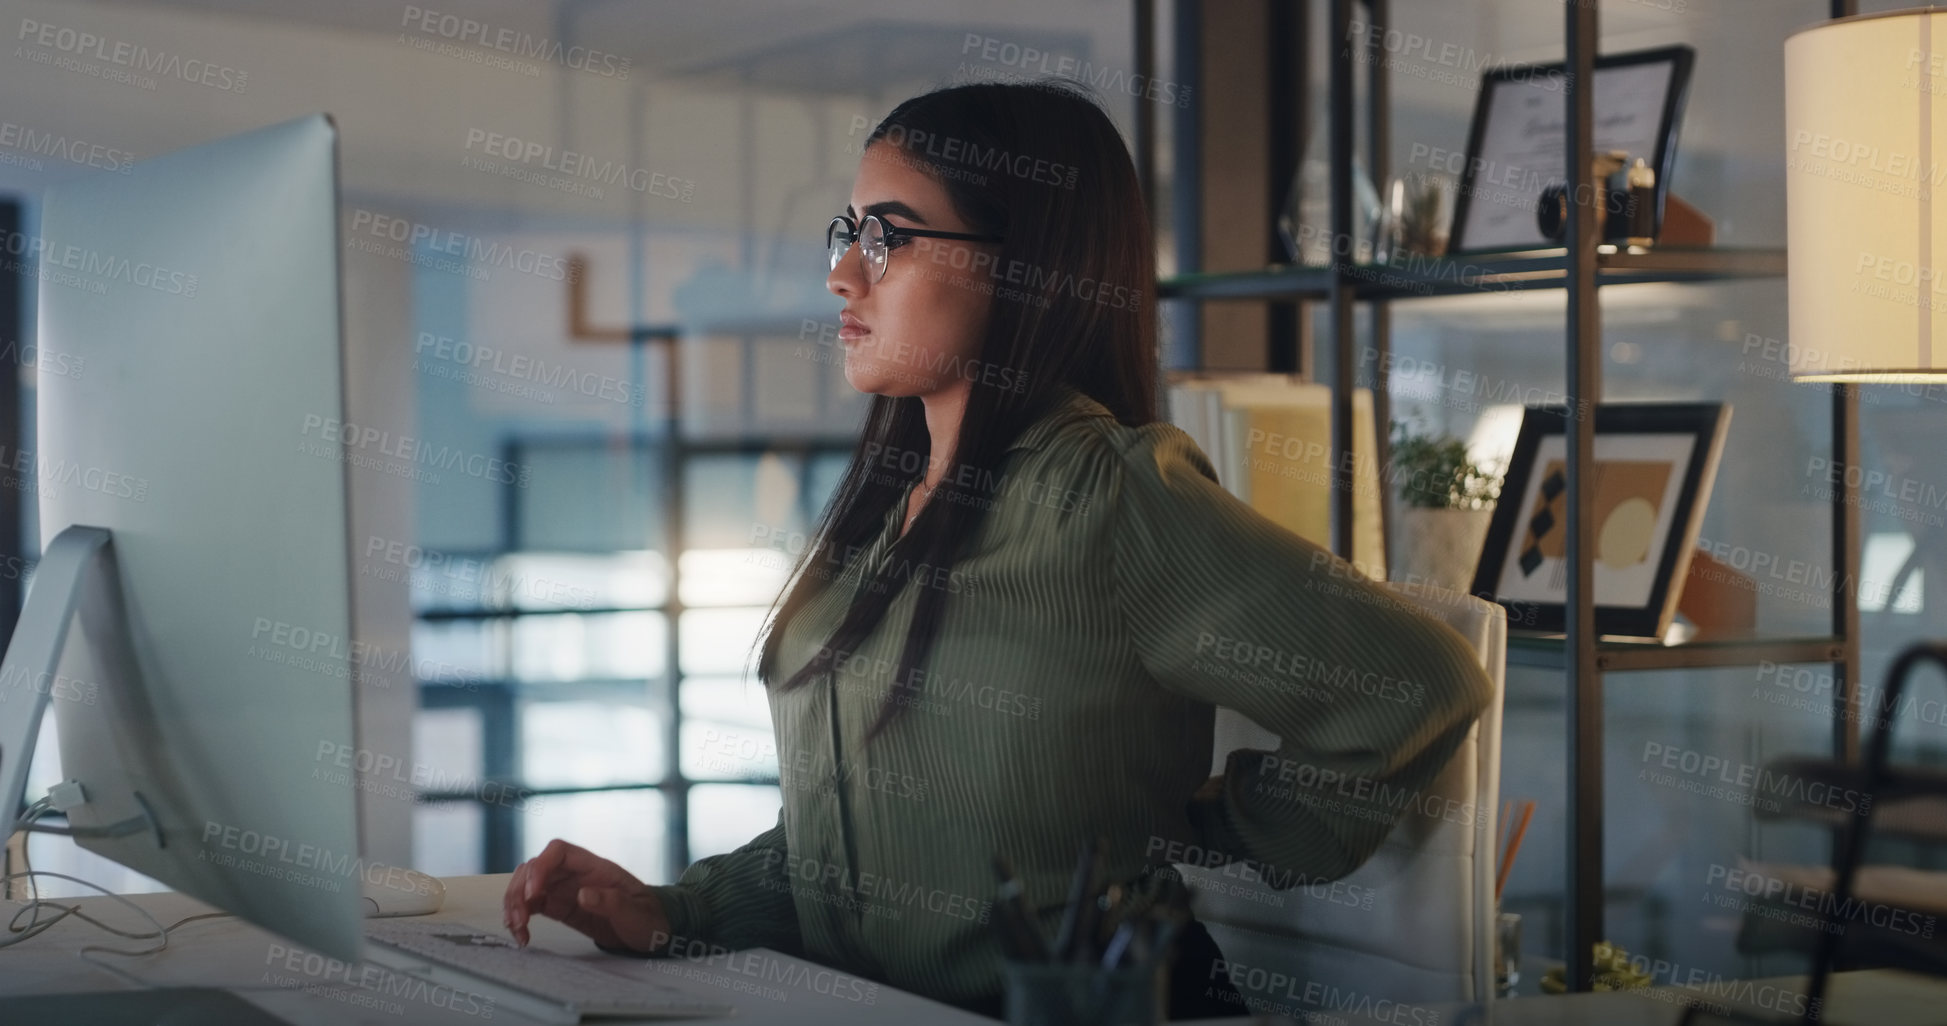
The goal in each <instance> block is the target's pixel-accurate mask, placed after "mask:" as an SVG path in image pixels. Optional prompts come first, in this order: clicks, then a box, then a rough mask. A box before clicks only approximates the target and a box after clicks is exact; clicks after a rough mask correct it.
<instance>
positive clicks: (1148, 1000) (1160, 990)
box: [1006, 961, 1166, 1026]
mask: <svg viewBox="0 0 1947 1026" xmlns="http://www.w3.org/2000/svg"><path fill="white" fill-rule="evenodd" d="M1006 979H1007V1021H1008V1022H1009V1023H1010V1024H1012V1026H1155V1024H1157V1023H1160V1022H1162V1021H1163V1017H1162V1012H1163V1008H1164V1007H1165V1004H1166V1001H1165V999H1164V998H1165V994H1164V976H1163V967H1162V966H1161V965H1138V964H1132V965H1126V966H1123V967H1121V968H1119V969H1104V968H1102V967H1101V966H1100V965H1095V964H1091V963H1084V964H1080V965H1075V964H1069V963H1055V962H1013V961H1010V962H1008V963H1006Z"/></svg>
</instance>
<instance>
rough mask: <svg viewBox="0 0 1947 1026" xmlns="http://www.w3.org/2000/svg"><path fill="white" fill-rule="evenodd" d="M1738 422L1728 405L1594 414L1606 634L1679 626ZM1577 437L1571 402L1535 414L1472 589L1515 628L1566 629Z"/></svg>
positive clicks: (1597, 565) (1600, 615) (1599, 587)
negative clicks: (1714, 488) (1571, 428)
mask: <svg viewBox="0 0 1947 1026" xmlns="http://www.w3.org/2000/svg"><path fill="white" fill-rule="evenodd" d="M1730 424H1731V407H1730V404H1728V403H1605V404H1602V405H1600V406H1597V407H1595V439H1594V442H1595V467H1594V468H1593V469H1594V473H1595V482H1594V484H1595V488H1594V493H1595V507H1596V508H1595V517H1594V522H1593V531H1592V533H1591V536H1590V538H1589V542H1590V544H1591V545H1592V546H1594V547H1595V549H1596V552H1595V554H1594V558H1593V559H1592V560H1591V565H1592V566H1593V567H1594V573H1595V581H1594V594H1595V629H1596V633H1598V634H1606V635H1616V636H1623V637H1635V638H1661V637H1663V634H1664V632H1665V631H1666V630H1667V629H1668V628H1669V626H1670V621H1671V619H1672V618H1673V617H1674V616H1675V615H1676V608H1677V599H1678V597H1679V596H1680V595H1681V594H1682V591H1683V583H1682V582H1683V580H1684V575H1685V574H1686V573H1687V572H1688V571H1689V568H1690V558H1691V555H1692V554H1693V553H1694V552H1695V551H1696V548H1697V530H1698V528H1699V527H1700V526H1701V525H1702V523H1703V515H1704V510H1705V509H1706V508H1708V506H1709V504H1710V491H1711V484H1712V482H1713V481H1714V480H1715V479H1716V476H1717V464H1718V460H1719V459H1720V457H1721V456H1722V454H1723V448H1724V438H1725V436H1726V434H1727V433H1728V431H1729V430H1730ZM1567 433H1568V410H1567V407H1564V406H1531V407H1528V408H1527V410H1526V412H1525V413H1524V414H1523V416H1522V418H1521V432H1520V434H1519V436H1518V437H1517V438H1516V440H1515V445H1514V454H1513V456H1512V457H1511V458H1510V459H1509V461H1508V471H1507V475H1506V477H1505V478H1504V479H1503V481H1502V484H1501V497H1500V500H1499V501H1498V502H1497V503H1496V504H1495V506H1494V515H1493V519H1492V520H1491V521H1490V522H1489V525H1488V530H1487V539H1486V541H1485V543H1484V544H1483V545H1482V547H1481V554H1480V560H1479V562H1478V563H1477V564H1476V565H1475V569H1474V584H1473V588H1472V591H1473V593H1474V594H1475V595H1478V596H1480V597H1481V598H1484V599H1487V600H1489V601H1491V602H1498V603H1500V604H1501V605H1502V606H1505V607H1506V608H1507V610H1508V624H1509V626H1510V627H1518V628H1523V629H1530V630H1537V631H1561V630H1563V629H1564V628H1565V623H1566V620H1565V615H1564V613H1565V602H1566V598H1567V589H1566V578H1567V566H1568V564H1567V560H1566V555H1567V549H1566V545H1567V543H1566V537H1565V527H1566V524H1567V502H1568V495H1567V455H1568V450H1567Z"/></svg>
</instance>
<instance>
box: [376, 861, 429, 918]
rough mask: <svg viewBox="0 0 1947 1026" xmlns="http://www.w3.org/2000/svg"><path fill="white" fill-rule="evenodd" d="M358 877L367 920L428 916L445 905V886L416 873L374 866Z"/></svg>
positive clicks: (404, 869)
mask: <svg viewBox="0 0 1947 1026" xmlns="http://www.w3.org/2000/svg"><path fill="white" fill-rule="evenodd" d="M359 875H360V878H361V880H362V881H363V884H364V892H365V915H366V916H367V917H368V918H370V917H379V916H424V915H431V914H432V913H434V912H438V911H439V908H440V906H441V905H443V904H445V903H446V885H445V884H443V883H441V882H440V881H439V877H436V876H428V875H426V874H425V873H422V872H420V871H419V870H417V869H406V868H404V867H402V866H384V865H377V864H373V865H368V866H366V867H365V870H364V872H363V873H361V874H359Z"/></svg>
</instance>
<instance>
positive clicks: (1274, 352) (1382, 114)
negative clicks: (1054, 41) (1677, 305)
mask: <svg viewBox="0 0 1947 1026" xmlns="http://www.w3.org/2000/svg"><path fill="white" fill-rule="evenodd" d="M1327 2H1328V5H1329V13H1328V30H1327V35H1326V38H1327V40H1328V48H1329V49H1330V51H1331V58H1330V61H1331V69H1330V72H1331V73H1330V76H1329V90H1328V97H1327V104H1326V106H1327V110H1328V117H1329V126H1328V127H1329V139H1330V162H1331V178H1330V185H1329V192H1330V210H1331V217H1330V220H1331V224H1330V229H1331V237H1333V238H1336V239H1346V238H1351V237H1352V203H1351V200H1352V195H1353V179H1352V161H1353V148H1354V147H1353V144H1354V128H1355V125H1354V110H1353V102H1354V90H1355V87H1356V83H1355V80H1354V72H1355V63H1354V53H1353V47H1352V46H1347V45H1341V44H1340V43H1339V42H1338V41H1341V40H1346V39H1350V38H1353V36H1352V34H1351V33H1350V31H1349V29H1350V26H1351V24H1352V15H1353V8H1354V5H1355V3H1356V4H1358V5H1359V6H1362V7H1364V8H1365V11H1366V17H1367V18H1368V19H1369V21H1368V23H1369V24H1371V25H1375V26H1387V25H1390V24H1391V22H1390V21H1389V19H1388V11H1387V8H1388V3H1387V0H1327ZM1563 6H1564V12H1565V14H1564V18H1565V21H1564V48H1565V50H1566V52H1567V55H1568V57H1567V63H1568V75H1567V80H1568V89H1567V91H1566V94H1565V103H1566V105H1567V132H1566V135H1567V139H1568V153H1567V154H1566V162H1565V163H1566V167H1567V169H1568V173H1567V178H1568V180H1570V181H1588V180H1589V178H1590V164H1591V151H1592V148H1593V147H1592V142H1591V140H1592V135H1593V125H1594V119H1593V110H1592V106H1593V105H1592V103H1591V96H1590V91H1589V90H1588V89H1586V88H1583V87H1582V86H1583V84H1586V83H1589V82H1592V81H1593V78H1592V73H1593V71H1594V59H1595V56H1596V51H1597V46H1598V43H1597V41H1598V39H1599V35H1598V32H1597V25H1598V18H1599V10H1598V4H1596V3H1593V2H1587V3H1571V4H1565V5H1563ZM1830 6H1831V16H1832V17H1834V18H1839V17H1845V16H1848V15H1851V14H1853V13H1855V10H1854V8H1855V2H1854V0H1831V5H1830ZM1271 7H1272V10H1273V13H1272V15H1271V17H1272V30H1271V31H1270V32H1269V33H1267V35H1268V36H1269V39H1268V41H1267V42H1268V45H1269V48H1270V58H1269V59H1270V62H1271V66H1270V72H1269V74H1268V75H1267V76H1266V81H1267V82H1269V83H1271V89H1272V92H1273V93H1274V94H1275V95H1272V96H1270V97H1268V104H1267V107H1268V109H1270V110H1271V111H1273V112H1274V116H1278V115H1282V117H1281V119H1280V120H1278V122H1277V123H1278V124H1280V125H1288V126H1289V128H1290V137H1289V138H1290V139H1300V140H1302V139H1304V138H1306V137H1307V136H1308V132H1307V130H1306V125H1305V117H1306V110H1307V103H1306V100H1307V98H1306V96H1305V91H1306V86H1305V75H1304V74H1303V62H1304V60H1305V57H1306V54H1307V53H1308V48H1307V47H1305V46H1303V45H1293V44H1294V43H1299V44H1302V42H1303V41H1304V39H1305V32H1306V30H1305V26H1306V25H1308V24H1309V18H1310V12H1311V4H1310V0H1292V2H1290V3H1274V4H1272V5H1271ZM1197 8H1198V4H1197V0H1179V3H1178V5H1177V19H1176V22H1175V31H1176V46H1177V48H1178V54H1179V57H1178V60H1177V67H1176V71H1177V74H1178V75H1179V76H1180V77H1181V78H1183V79H1184V80H1186V81H1198V76H1199V74H1200V68H1199V66H1198V65H1199V60H1198V57H1197V54H1198V45H1199V35H1198V27H1199V17H1198V12H1197ZM1136 17H1137V29H1136V32H1137V44H1138V45H1137V62H1138V71H1139V72H1141V73H1143V74H1149V73H1151V72H1153V70H1154V65H1155V62H1154V54H1153V53H1152V52H1150V49H1151V48H1150V47H1147V46H1146V45H1145V43H1144V41H1145V40H1153V38H1154V32H1153V26H1152V25H1150V24H1149V20H1150V19H1153V17H1154V14H1153V9H1152V7H1151V4H1150V3H1148V2H1147V0H1137V2H1136ZM1375 35H1377V34H1375V33H1360V34H1359V38H1360V39H1361V40H1362V41H1363V42H1361V43H1359V44H1356V45H1363V46H1366V47H1367V51H1366V53H1364V54H1363V55H1362V56H1363V61H1362V62H1363V63H1364V65H1365V69H1366V75H1367V80H1366V96H1367V97H1368V100H1369V105H1370V115H1369V121H1368V125H1367V140H1368V148H1367V151H1366V153H1365V165H1366V168H1367V169H1368V173H1369V174H1371V175H1372V177H1373V179H1374V181H1375V182H1384V181H1385V180H1386V177H1387V175H1388V167H1389V159H1388V157H1389V155H1388V139H1389V134H1390V121H1389V110H1388V104H1389V93H1388V88H1387V72H1386V70H1385V69H1386V59H1385V56H1386V55H1385V54H1383V53H1380V52H1379V50H1378V45H1379V44H1378V43H1377V42H1376V41H1375V39H1374V37H1375ZM1177 116H1178V122H1177V150H1176V152H1177V157H1178V159H1177V173H1176V176H1175V191H1174V193H1173V199H1174V211H1175V213H1174V221H1173V225H1174V228H1175V233H1176V238H1177V247H1178V266H1179V267H1180V268H1181V269H1182V273H1180V274H1179V275H1177V276H1176V277H1173V278H1167V279H1164V280H1162V281H1160V282H1159V283H1158V292H1159V295H1160V296H1161V297H1163V298H1170V299H1180V300H1189V301H1193V302H1201V301H1206V300H1258V301H1265V302H1270V303H1273V304H1274V310H1275V309H1277V307H1278V306H1283V307H1285V308H1286V310H1287V311H1288V312H1287V313H1284V314H1282V315H1281V316H1278V317H1275V318H1274V319H1273V321H1272V342H1271V352H1270V354H1269V358H1268V360H1267V364H1268V366H1267V368H1266V369H1268V370H1271V371H1282V372H1296V371H1301V370H1303V369H1306V368H1309V367H1310V364H1311V360H1310V359H1309V357H1310V354H1309V353H1308V352H1306V351H1305V346H1306V339H1305V335H1304V332H1303V331H1302V330H1301V328H1300V326H1301V325H1302V324H1303V323H1304V321H1305V319H1306V306H1307V304H1310V303H1316V302H1323V303H1325V304H1327V306H1328V309H1329V316H1328V318H1327V320H1328V322H1329V324H1330V328H1329V335H1328V337H1327V338H1325V339H1322V340H1321V341H1320V344H1321V345H1329V346H1330V347H1331V351H1332V353H1333V356H1334V359H1333V374H1332V380H1331V381H1330V382H1329V383H1330V384H1331V385H1332V393H1333V414H1332V446H1331V466H1333V467H1334V468H1341V469H1339V470H1338V471H1336V472H1335V473H1334V479H1333V502H1332V511H1333V512H1332V527H1333V530H1332V542H1333V544H1332V549H1333V551H1334V552H1336V553H1337V554H1338V555H1339V556H1341V557H1347V558H1349V556H1350V554H1351V536H1352V532H1351V525H1352V487H1351V480H1350V475H1349V473H1346V472H1345V471H1344V470H1343V469H1342V468H1344V467H1346V466H1347V465H1348V463H1349V461H1347V460H1345V459H1343V458H1342V457H1343V454H1344V453H1345V452H1346V451H1347V449H1348V447H1349V440H1350V439H1351V438H1352V403H1351V396H1352V393H1353V389H1354V387H1355V385H1356V383H1357V381H1358V378H1359V376H1360V372H1361V371H1366V372H1368V375H1367V376H1368V377H1369V379H1370V380H1371V382H1372V388H1373V396H1374V403H1373V406H1374V417H1375V420H1376V421H1377V425H1376V427H1377V428H1378V430H1377V431H1376V438H1377V440H1378V446H1379V454H1378V455H1379V457H1380V460H1381V461H1382V465H1383V464H1384V461H1385V459H1386V456H1387V453H1386V441H1387V437H1388V434H1389V432H1388V431H1387V430H1386V425H1387V424H1388V423H1389V422H1390V419H1391V414H1390V410H1389V408H1388V407H1389V404H1388V402H1387V381H1386V368H1387V366H1388V363H1389V361H1388V360H1387V359H1386V354H1387V352H1388V350H1389V346H1390V331H1391V324H1390V319H1389V316H1388V307H1389V304H1390V303H1392V302H1394V301H1410V300H1412V299H1414V298H1418V297H1422V296H1433V295H1465V294H1475V293H1498V292H1504V291H1514V290H1539V289H1561V290H1563V291H1565V292H1566V293H1567V299H1568V312H1567V321H1566V324H1565V325H1564V329H1565V330H1564V352H1565V359H1566V361H1567V386H1568V387H1567V389H1566V401H1567V405H1568V406H1569V408H1571V409H1580V408H1583V407H1584V405H1585V404H1586V403H1594V402H1599V401H1600V400H1601V396H1602V357H1601V354H1602V349H1601V345H1600V342H1601V318H1600V307H1599V305H1598V302H1599V300H1598V295H1599V293H1598V290H1599V289H1600V288H1601V287H1603V286H1616V285H1629V284H1639V283H1646V282H1671V283H1681V282H1708V281H1722V280H1731V279H1748V278H1777V277H1781V276H1783V275H1784V273H1785V254H1784V252H1783V251H1781V250H1777V249H1736V248H1710V249H1687V248H1655V249H1651V250H1650V251H1648V252H1645V253H1640V254H1631V253H1627V252H1622V253H1602V252H1599V251H1598V240H1597V238H1596V233H1595V224H1594V211H1593V208H1591V207H1589V206H1588V205H1582V206H1578V207H1576V208H1574V210H1573V216H1572V217H1571V218H1570V222H1569V228H1568V237H1567V245H1566V246H1564V247H1562V248H1558V249H1552V250H1535V251H1527V252H1507V253H1491V254H1467V255H1461V256H1455V257H1446V258H1415V259H1412V260H1408V261H1405V262H1404V263H1403V264H1401V265H1385V264H1380V265H1357V264H1352V263H1349V262H1338V263H1334V264H1333V265H1331V266H1327V267H1293V266H1288V265H1279V264H1277V263H1275V261H1277V260H1278V259H1279V258H1280V256H1281V255H1282V254H1281V252H1280V249H1279V246H1278V244H1277V241H1276V237H1275V234H1273V233H1272V232H1271V231H1270V226H1269V225H1266V226H1265V231H1266V237H1267V245H1266V259H1267V265H1268V266H1267V267H1266V268H1265V269H1262V270H1251V271H1240V272H1205V271H1202V270H1201V267H1202V261H1201V259H1200V253H1199V252H1198V240H1199V239H1201V237H1202V225H1201V223H1200V208H1199V203H1198V200H1199V191H1200V189H1201V187H1202V185H1201V172H1200V170H1199V168H1198V167H1197V166H1196V161H1197V159H1198V150H1197V139H1198V137H1199V132H1200V110H1199V107H1198V106H1196V105H1193V106H1191V107H1190V108H1188V109H1185V110H1181V111H1179V112H1177ZM1277 134H1278V132H1277V130H1275V129H1274V131H1273V135H1274V137H1275V136H1276V135H1277ZM1137 144H1138V149H1139V150H1140V151H1141V152H1139V153H1138V155H1137V166H1138V167H1139V168H1142V169H1145V172H1146V173H1147V169H1150V168H1153V167H1154V166H1155V162H1154V154H1153V152H1150V151H1151V150H1152V149H1153V147H1154V145H1155V143H1154V135H1153V133H1142V132H1139V133H1138V138H1137ZM1267 152H1268V163H1269V166H1268V172H1269V174H1268V180H1269V181H1270V182H1271V183H1274V188H1276V189H1277V190H1278V192H1279V194H1280V198H1281V193H1282V188H1283V186H1284V183H1289V182H1290V181H1292V178H1293V175H1294V174H1295V173H1296V171H1297V170H1298V160H1299V155H1298V153H1297V150H1296V147H1295V146H1293V145H1291V144H1290V142H1289V139H1285V140H1280V139H1276V138H1274V139H1273V140H1272V145H1271V146H1270V147H1269V148H1268V151H1267ZM1148 187H1149V186H1148V181H1147V180H1145V189H1147V188H1148ZM1337 248H1338V247H1334V249H1337ZM1361 303H1363V304H1366V305H1367V306H1368V308H1369V309H1370V311H1371V317H1370V325H1371V344H1370V346H1368V347H1367V349H1366V352H1367V354H1368V356H1369V357H1370V358H1369V359H1368V360H1366V361H1365V365H1364V366H1362V365H1361V362H1360V360H1359V357H1358V356H1357V355H1356V354H1357V353H1358V348H1357V347H1356V345H1355V334H1354V321H1353V314H1354V310H1355V307H1356V306H1357V305H1358V304H1361ZM1186 334H1187V337H1188V339H1189V342H1190V345H1189V349H1190V364H1191V366H1193V367H1194V366H1201V364H1202V359H1201V355H1200V352H1199V349H1200V347H1199V346H1198V345H1197V332H1196V330H1195V329H1194V328H1192V329H1190V330H1189V331H1188V332H1187V333H1186ZM1287 343H1288V344H1287ZM1804 387H1826V388H1828V389H1829V390H1830V393H1831V415H1832V456H1831V459H1832V461H1833V463H1834V464H1836V465H1839V466H1842V467H1846V466H1854V465H1856V464H1858V462H1859V402H1858V393H1857V390H1856V386H1850V385H1831V386H1804ZM1592 428H1593V425H1592V424H1590V423H1588V422H1586V421H1584V420H1581V419H1578V418H1570V419H1569V421H1568V432H1567V449H1568V486H1569V500H1568V520H1569V525H1568V527H1569V529H1568V533H1567V545H1568V564H1569V567H1568V587H1567V617H1566V621H1567V624H1568V629H1567V631H1566V632H1565V633H1563V634H1556V635H1533V634H1526V633H1522V632H1514V631H1511V632H1510V638H1509V646H1508V661H1509V664H1510V665H1518V666H1534V667H1546V668H1559V669H1561V670H1563V671H1565V673H1566V675H1567V682H1568V688H1567V691H1566V696H1567V706H1568V708H1567V714H1568V715H1567V719H1568V738H1567V741H1568V756H1569V764H1570V765H1569V769H1570V778H1569V786H1568V821H1569V822H1568V839H1567V840H1568V843H1567V846H1566V847H1567V880H1568V892H1569V893H1568V901H1567V903H1566V913H1567V915H1566V926H1567V929H1566V933H1567V938H1568V943H1567V950H1566V951H1565V952H1564V953H1563V954H1564V955H1565V956H1566V955H1568V954H1569V953H1572V952H1578V951H1579V952H1590V951H1592V950H1593V948H1594V946H1595V944H1596V942H1597V941H1599V940H1601V939H1603V933H1604V931H1603V779H1602V749H1603V707H1602V696H1603V684H1604V680H1603V675H1604V674H1605V673H1618V672H1629V671H1652V670H1674V669H1699V668H1713V667H1726V666H1754V665H1758V664H1759V663H1760V662H1766V661H1769V662H1779V663H1788V662H1798V663H1804V662H1818V663H1830V664H1831V665H1832V668H1833V675H1834V680H1835V685H1834V703H1833V705H1834V716H1833V720H1834V722H1833V725H1832V742H1833V750H1834V757H1835V759H1836V760H1837V761H1839V762H1840V763H1845V764H1851V763H1856V762H1857V760H1858V756H1859V738H1858V733H1857V731H1856V729H1855V728H1854V727H1853V726H1852V725H1853V724H1854V723H1857V722H1859V720H1858V716H1857V714H1856V710H1857V705H1858V688H1857V683H1856V682H1857V680H1858V678H1859V643H1858V638H1859V612H1858V607H1857V604H1856V602H1855V596H1854V594H1853V593H1852V590H1851V589H1850V587H1849V586H1848V583H1847V582H1849V581H1851V580H1852V579H1853V578H1854V576H1855V572H1856V568H1857V567H1858V566H1859V559H1860V537H1859V514H1858V506H1857V500H1858V494H1857V491H1858V489H1857V485H1856V484H1855V483H1853V482H1852V481H1851V478H1850V475H1844V474H1840V475H1836V476H1837V477H1838V478H1841V479H1845V480H1846V483H1845V484H1843V485H1842V486H1839V487H1836V488H1835V489H1834V493H1833V495H1832V503H1831V505H1832V531H1831V537H1830V539H1829V541H1830V544H1831V550H1832V559H1833V565H1832V570H1833V574H1832V579H1833V584H1832V590H1831V597H1832V609H1833V613H1832V629H1831V633H1830V634H1829V635H1822V636H1813V637H1764V636H1752V637H1747V638H1729V639H1716V640H1711V641H1698V642H1691V643H1686V644H1677V645H1663V644H1658V643H1655V642H1641V641H1621V640H1609V639H1605V638H1600V637H1598V636H1597V634H1596V632H1595V623H1594V610H1595V605H1594V601H1593V597H1594V588H1593V584H1594V576H1593V554H1594V549H1593V545H1592V542H1593V540H1594V537H1595V531H1594V523H1593V521H1594V501H1593V500H1594V475H1593V474H1591V473H1590V470H1591V468H1592V466H1593V464H1594V441H1595V439H1594V432H1593V430H1592ZM1566 961H1567V963H1568V971H1569V986H1570V988H1571V989H1572V990H1588V989H1590V986H1591V982H1592V981H1591V976H1592V973H1591V967H1590V965H1589V962H1588V960H1587V959H1586V958H1573V957H1568V958H1566Z"/></svg>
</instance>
